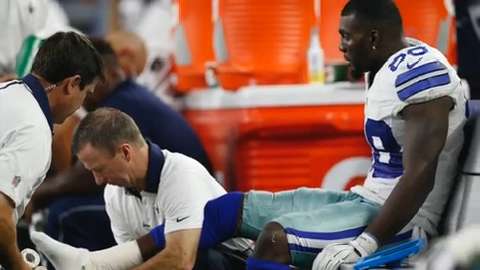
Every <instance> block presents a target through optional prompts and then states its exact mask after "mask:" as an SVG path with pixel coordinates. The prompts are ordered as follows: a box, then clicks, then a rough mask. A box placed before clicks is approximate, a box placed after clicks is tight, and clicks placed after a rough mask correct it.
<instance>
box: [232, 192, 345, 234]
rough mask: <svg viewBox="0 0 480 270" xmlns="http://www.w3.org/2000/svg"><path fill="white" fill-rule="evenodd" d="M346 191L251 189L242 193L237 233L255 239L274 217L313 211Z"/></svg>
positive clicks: (342, 195) (341, 197)
mask: <svg viewBox="0 0 480 270" xmlns="http://www.w3.org/2000/svg"><path fill="white" fill-rule="evenodd" d="M348 194H349V193H348V192H339V191H329V190H322V189H318V188H299V189H295V190H288V191H281V192H275V193H273V192H265V191H250V192H248V193H246V194H245V200H244V203H243V211H242V215H241V224H240V227H239V233H238V234H239V236H241V237H246V238H250V239H254V240H255V239H257V237H258V235H259V234H260V232H261V231H262V229H263V228H264V226H265V225H266V224H267V223H268V222H271V221H272V220H274V219H275V218H277V217H280V216H283V215H286V214H289V213H295V212H308V211H315V210H317V209H319V208H320V207H323V206H325V205H329V204H333V203H337V202H340V201H343V200H345V199H346V198H347V196H348Z"/></svg>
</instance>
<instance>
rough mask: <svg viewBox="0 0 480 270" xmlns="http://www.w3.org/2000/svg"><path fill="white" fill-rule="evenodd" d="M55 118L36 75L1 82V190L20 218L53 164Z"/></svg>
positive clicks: (15, 216) (15, 214)
mask: <svg viewBox="0 0 480 270" xmlns="http://www.w3.org/2000/svg"><path fill="white" fill-rule="evenodd" d="M52 128H53V119H52V114H51V111H50V107H49V105H48V99H47V95H46V93H45V90H44V88H43V87H42V86H41V84H40V82H39V81H38V80H37V79H36V78H35V77H33V76H32V75H28V76H26V77H25V78H24V79H23V80H17V81H10V82H6V83H2V84H0V191H1V192H2V193H4V194H5V195H7V196H8V197H10V198H11V199H12V200H13V202H15V211H14V219H15V221H17V220H18V219H19V218H20V217H21V216H22V215H23V212H24V210H25V206H26V205H27V204H28V202H29V201H30V198H31V195H32V193H33V192H34V190H35V189H36V188H37V187H38V186H39V185H40V183H41V182H42V181H43V179H44V178H45V175H46V173H47V171H48V169H49V167H50V161H51V156H52Z"/></svg>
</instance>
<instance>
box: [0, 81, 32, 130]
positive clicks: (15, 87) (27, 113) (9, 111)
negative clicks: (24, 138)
mask: <svg viewBox="0 0 480 270" xmlns="http://www.w3.org/2000/svg"><path fill="white" fill-rule="evenodd" d="M0 112H2V116H5V117H6V116H8V117H7V120H9V121H13V122H18V123H21V122H23V121H22V119H23V120H29V121H28V122H32V121H35V120H37V119H39V117H35V116H36V115H41V114H38V112H40V106H39V105H38V103H37V101H36V100H35V98H34V97H33V95H32V94H31V93H30V92H29V90H28V89H27V88H26V87H25V85H24V84H23V82H22V81H19V80H15V81H10V82H6V83H2V84H0Z"/></svg>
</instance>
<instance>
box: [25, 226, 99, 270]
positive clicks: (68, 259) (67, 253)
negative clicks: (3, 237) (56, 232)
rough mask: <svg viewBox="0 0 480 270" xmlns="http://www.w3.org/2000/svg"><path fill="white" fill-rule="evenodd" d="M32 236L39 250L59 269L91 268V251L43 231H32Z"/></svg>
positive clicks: (82, 269) (79, 269)
mask: <svg viewBox="0 0 480 270" xmlns="http://www.w3.org/2000/svg"><path fill="white" fill-rule="evenodd" d="M30 237H31V239H32V242H33V243H34V244H35V246H36V247H37V250H38V251H40V252H42V253H43V254H44V255H45V256H47V258H48V260H49V261H50V262H51V263H52V264H53V266H55V269H59V270H77V269H78V270H91V269H94V268H93V267H92V265H91V262H90V252H89V251H88V250H86V249H84V248H74V247H71V246H69V245H66V244H63V243H60V242H58V241H56V240H54V239H52V238H50V237H49V236H48V235H46V234H44V233H42V232H36V231H31V232H30Z"/></svg>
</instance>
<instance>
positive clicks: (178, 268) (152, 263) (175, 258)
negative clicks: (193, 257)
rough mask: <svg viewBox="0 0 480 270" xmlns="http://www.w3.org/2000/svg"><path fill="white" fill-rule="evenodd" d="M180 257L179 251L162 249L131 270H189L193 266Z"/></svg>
mask: <svg viewBox="0 0 480 270" xmlns="http://www.w3.org/2000/svg"><path fill="white" fill-rule="evenodd" d="M181 256H182V253H181V251H178V252H174V251H172V250H168V249H164V250H163V251H161V252H160V253H158V254H157V255H155V256H154V257H152V258H150V259H149V260H148V261H146V262H145V263H143V264H142V265H140V266H138V267H135V268H134V269H133V270H191V269H192V268H193V266H194V264H193V263H189V262H186V260H183V259H182V257H181Z"/></svg>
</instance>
